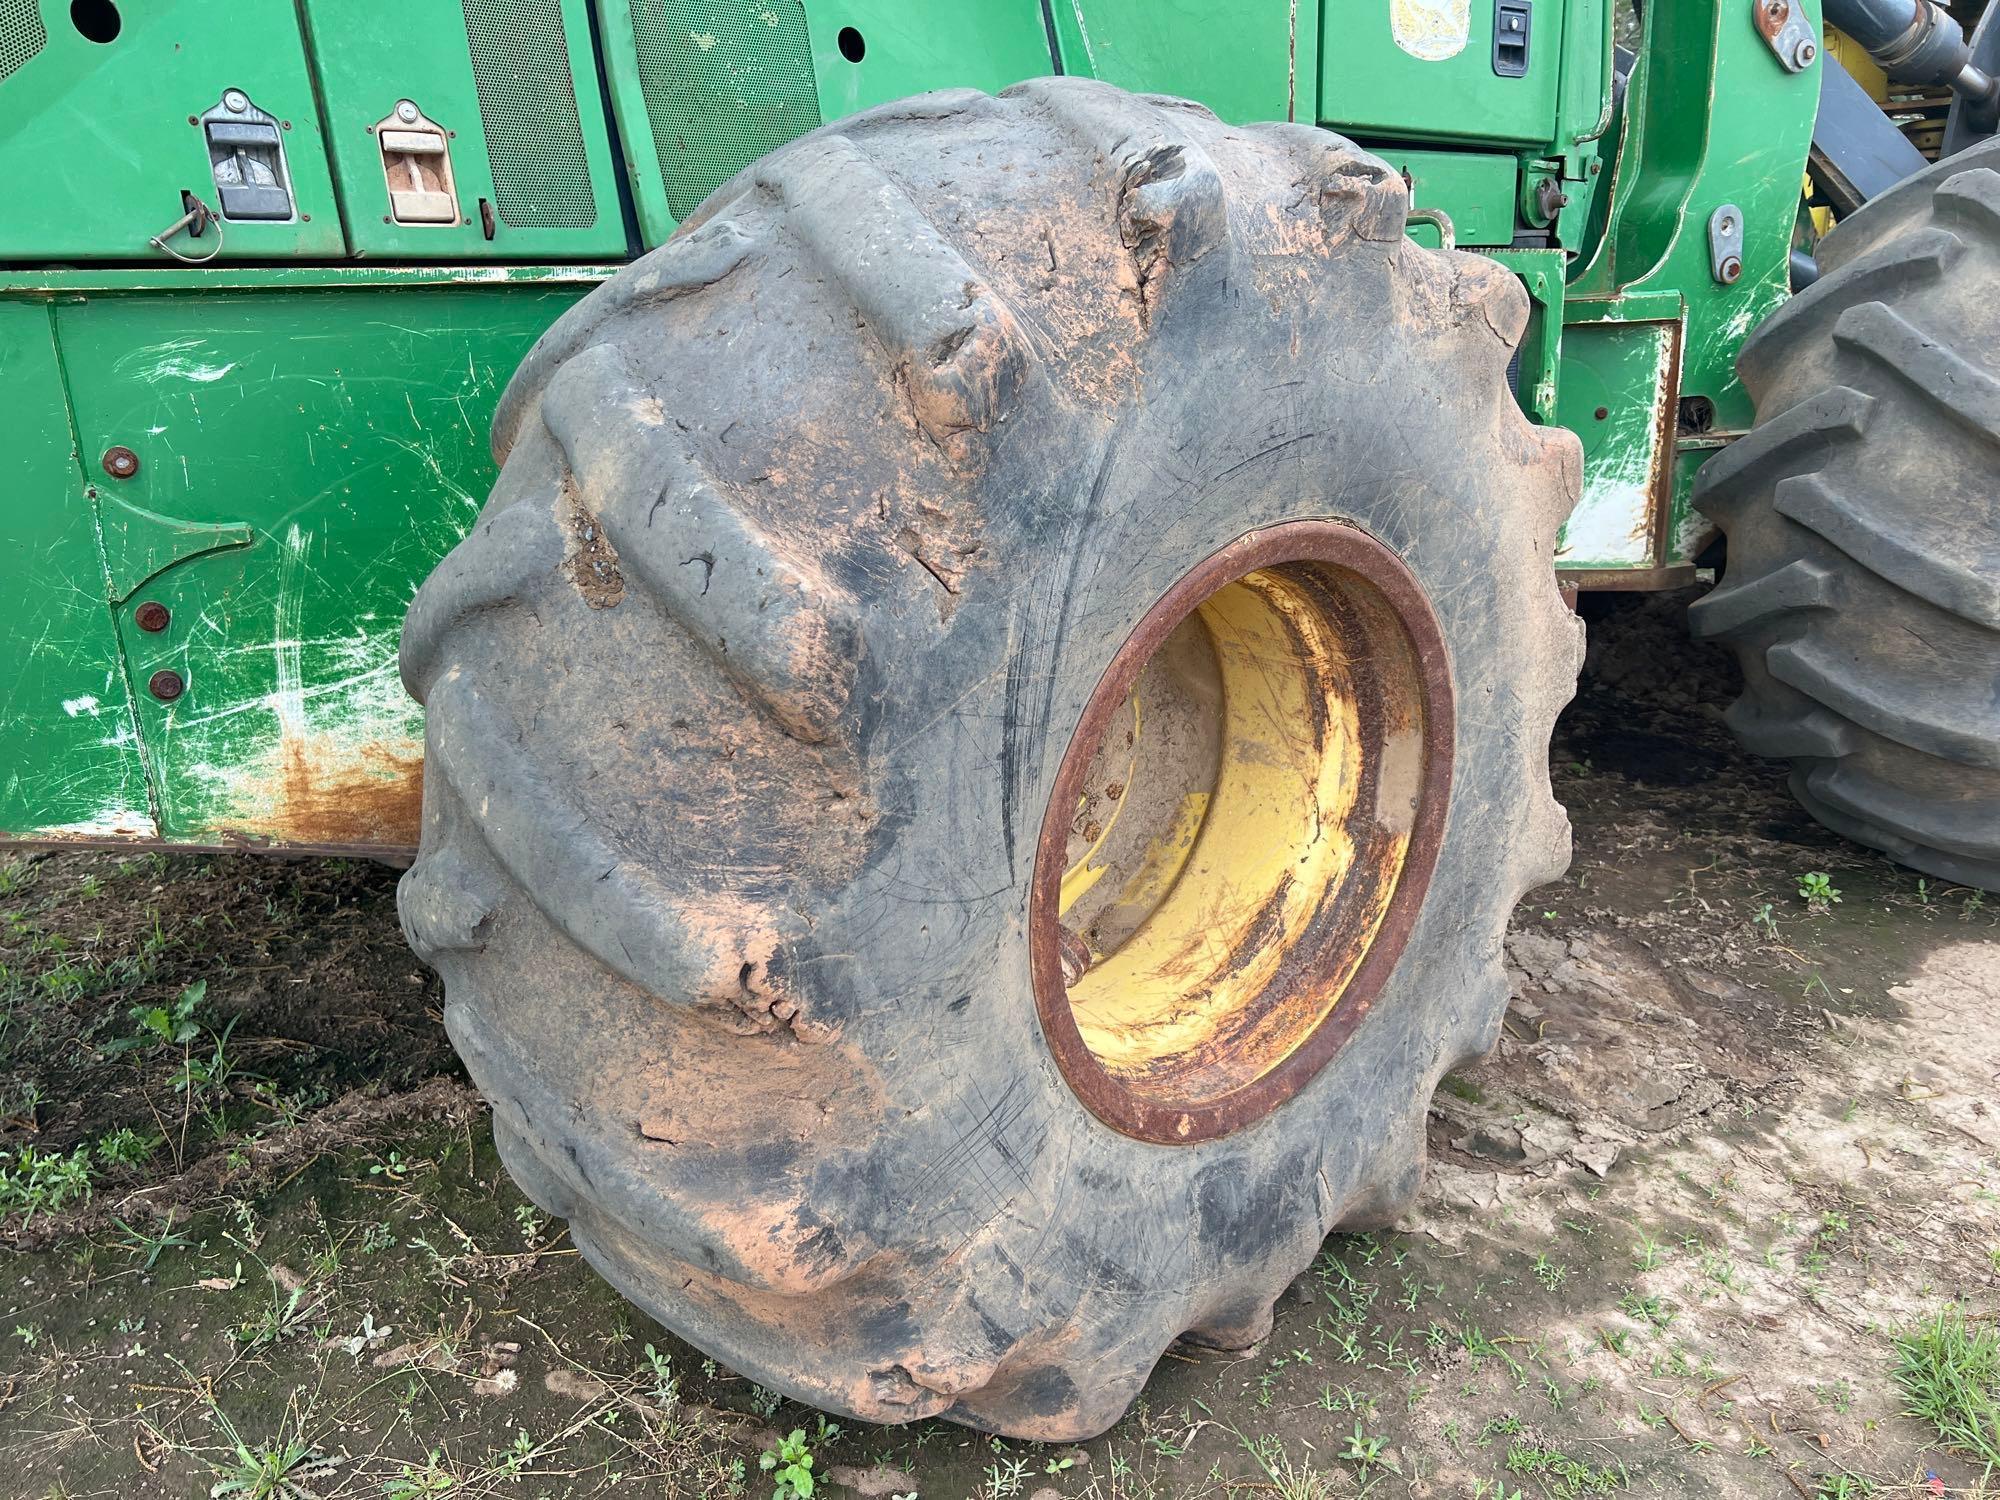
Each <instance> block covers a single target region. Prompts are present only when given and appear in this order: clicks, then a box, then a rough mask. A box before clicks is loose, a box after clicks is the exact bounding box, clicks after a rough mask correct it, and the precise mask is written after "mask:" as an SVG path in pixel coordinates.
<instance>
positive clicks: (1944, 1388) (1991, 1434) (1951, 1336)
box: [1895, 1307, 2000, 1472]
mask: <svg viewBox="0 0 2000 1500" xmlns="http://www.w3.org/2000/svg"><path fill="white" fill-rule="evenodd" d="M1895 1376H1896V1384H1897V1385H1898V1386H1900V1387H1901V1388H1902V1391H1903V1395H1904V1396H1905V1397H1906V1398H1907V1399H1908V1401H1909V1403H1910V1404H1909V1405H1908V1406H1907V1407H1905V1408H1904V1413H1905V1415H1908V1416H1912V1417H1916V1418H1918V1419H1919V1420H1921V1421H1925V1422H1928V1423H1930V1424H1931V1426H1933V1427H1935V1428H1936V1429H1937V1433H1938V1436H1939V1437H1941V1438H1943V1439H1944V1441H1945V1444H1946V1446H1947V1447H1950V1448H1952V1449H1953V1450H1955V1451H1957V1452H1959V1453H1963V1454H1965V1455H1967V1456H1968V1457H1970V1458H1973V1459H1975V1460H1977V1461H1978V1462H1980V1463H1983V1464H1985V1465H1986V1466H1987V1469H1988V1470H1989V1472H1990V1471H1991V1470H1993V1469H1994V1468H2000V1332H1996V1331H1995V1329H1994V1328H1993V1327H1992V1325H1991V1324H1985V1325H1975V1324H1973V1323H1971V1322H1969V1321H1968V1320H1967V1319H1966V1316H1965V1309H1964V1308H1962V1307H1947V1308H1945V1309H1944V1310H1943V1311H1941V1312H1939V1313H1938V1314H1937V1315H1936V1316H1935V1317H1933V1318H1931V1319H1930V1320H1929V1321H1927V1322H1925V1323H1923V1324H1922V1325H1920V1326H1919V1327H1918V1328H1917V1329H1915V1330H1914V1331H1913V1332H1911V1333H1907V1334H1904V1335H1903V1336H1902V1337H1900V1338H1898V1339H1897V1340H1896V1370H1895Z"/></svg>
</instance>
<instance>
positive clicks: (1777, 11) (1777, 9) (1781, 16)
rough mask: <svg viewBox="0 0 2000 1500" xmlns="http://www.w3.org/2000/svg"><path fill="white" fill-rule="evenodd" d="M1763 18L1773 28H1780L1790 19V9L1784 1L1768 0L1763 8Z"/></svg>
mask: <svg viewBox="0 0 2000 1500" xmlns="http://www.w3.org/2000/svg"><path fill="white" fill-rule="evenodd" d="M1764 18H1765V19H1766V20H1768V21H1769V22H1770V23H1771V24H1772V25H1773V26H1782V25H1784V24H1785V22H1787V21H1789V20H1790V19H1791V18H1792V8H1791V6H1790V5H1788V4H1786V3H1785V0H1770V3H1769V4H1767V5H1766V6H1765V7H1764Z"/></svg>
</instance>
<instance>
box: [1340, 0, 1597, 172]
mask: <svg viewBox="0 0 2000 1500" xmlns="http://www.w3.org/2000/svg"><path fill="white" fill-rule="evenodd" d="M1529 15H1530V20H1531V25H1530V29H1529V34H1528V62H1527V72H1526V73H1525V74H1524V75H1523V76H1521V77H1518V78H1510V77H1502V76H1501V75H1499V74H1498V73H1496V72H1495V71H1494V67H1493V22H1494V16H1495V6H1494V4H1493V0H1469V3H1467V0H1401V3H1394V0H1392V3H1388V4H1381V5H1370V4H1352V5H1342V6H1334V7H1332V8H1331V10H1330V11H1329V14H1328V16H1327V33H1326V46H1325V47H1324V48H1323V49H1322V51H1321V53H1320V66H1319V73H1320V98H1321V100H1322V101H1323V102H1324V106H1325V107H1324V109H1323V111H1322V115H1321V117H1322V118H1323V119H1326V120H1328V121H1330V122H1334V123H1336V124H1337V125H1338V127H1339V128H1340V129H1341V130H1342V131H1343V132H1345V133H1347V134H1353V135H1364V136H1381V137H1385V138H1387V139H1390V140H1409V141H1471V142H1477V143H1479V144H1481V145H1485V146H1488V147H1489V148H1490V147H1491V146H1493V145H1495V144H1501V145H1511V144H1519V145H1524V146H1533V145H1542V144H1545V143H1547V142H1548V141H1549V140H1550V139H1551V138H1552V127H1553V122H1554V120H1555V106H1556V88H1557V83H1558V81H1559V79H1560V77H1561V74H1562V63H1563V57H1564V55H1565V54H1564V37H1563V27H1564V7H1562V6H1560V5H1550V4H1546V3H1543V4H1536V5H1533V6H1532V8H1531V9H1530V12H1529ZM1592 41H1593V42H1594V41H1595V39H1594V38H1592Z"/></svg>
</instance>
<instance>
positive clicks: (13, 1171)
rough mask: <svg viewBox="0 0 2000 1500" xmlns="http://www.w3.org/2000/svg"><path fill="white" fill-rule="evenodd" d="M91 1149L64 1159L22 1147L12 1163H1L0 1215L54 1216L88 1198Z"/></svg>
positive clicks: (80, 1148)
mask: <svg viewBox="0 0 2000 1500" xmlns="http://www.w3.org/2000/svg"><path fill="white" fill-rule="evenodd" d="M90 1188H91V1167H90V1148H89V1147H88V1146H78V1147H77V1148H76V1150H74V1151H72V1152H70V1154H69V1155H67V1156H65V1155H63V1154H62V1153H61V1152H60V1151H42V1150H39V1149H38V1148H36V1147H34V1146H23V1147H22V1148H21V1149H20V1151H18V1152H17V1153H15V1155H14V1157H13V1159H12V1160H11V1161H8V1160H0V1215H6V1214H11V1213H20V1214H25V1215H26V1216H27V1218H28V1219H33V1218H34V1217H35V1215H36V1214H38V1213H54V1212H55V1211H57V1210H58V1209H64V1208H68V1207H69V1206H70V1205H71V1204H72V1203H77V1202H80V1201H82V1200H83V1199H85V1198H88V1197H89V1196H90Z"/></svg>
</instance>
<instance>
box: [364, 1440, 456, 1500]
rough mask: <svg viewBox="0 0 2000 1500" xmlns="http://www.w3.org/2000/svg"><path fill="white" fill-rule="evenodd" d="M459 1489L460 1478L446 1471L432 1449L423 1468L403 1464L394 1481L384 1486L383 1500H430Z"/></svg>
mask: <svg viewBox="0 0 2000 1500" xmlns="http://www.w3.org/2000/svg"><path fill="white" fill-rule="evenodd" d="M457 1488H458V1476H457V1475H456V1474H453V1473H452V1472H451V1471H450V1470H449V1469H446V1468H445V1467H444V1466H443V1464H442V1463H441V1462H440V1461H439V1459H438V1451H437V1449H435V1448H433V1449H431V1451H430V1453H429V1455H428V1456H426V1457H425V1459H424V1462H423V1464H422V1466H421V1467H419V1466H418V1465H416V1464H402V1465H400V1466H399V1467H398V1468H397V1470H396V1476H395V1478H393V1479H389V1480H386V1481H384V1483H383V1485H382V1495H383V1500H429V1497H431V1496H433V1495H449V1494H450V1493H451V1492H452V1491H453V1490H455V1489H457Z"/></svg>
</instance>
